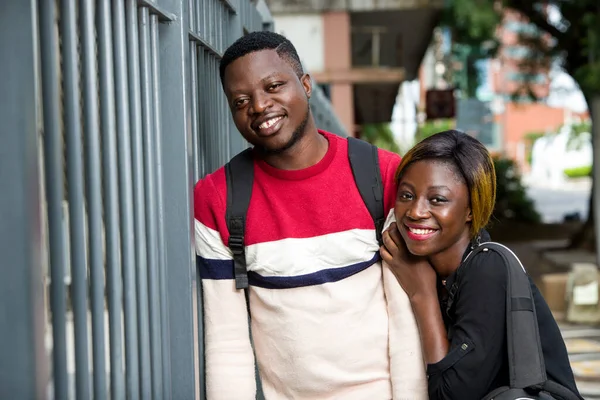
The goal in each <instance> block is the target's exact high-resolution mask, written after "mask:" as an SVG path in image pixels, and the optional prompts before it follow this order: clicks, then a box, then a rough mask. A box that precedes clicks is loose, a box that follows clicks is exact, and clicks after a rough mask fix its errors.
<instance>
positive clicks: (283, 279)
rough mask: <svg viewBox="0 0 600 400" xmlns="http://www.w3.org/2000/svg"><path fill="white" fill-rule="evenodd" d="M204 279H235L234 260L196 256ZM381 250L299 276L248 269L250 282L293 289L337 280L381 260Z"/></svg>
mask: <svg viewBox="0 0 600 400" xmlns="http://www.w3.org/2000/svg"><path fill="white" fill-rule="evenodd" d="M196 258H197V260H198V268H199V269H200V277H201V278H202V279H234V278H235V277H234V274H233V260H213V259H206V258H202V257H196ZM379 259H380V257H379V252H377V253H375V255H374V256H373V258H372V259H370V260H369V261H363V262H361V263H358V264H353V265H349V266H346V267H340V268H330V269H325V270H321V271H317V272H312V273H310V274H305V275H298V276H262V275H259V274H257V273H256V272H253V271H248V283H249V284H250V285H252V286H258V287H262V288H265V289H291V288H297V287H303V286H314V285H321V284H323V283H328V282H337V281H341V280H342V279H346V278H348V277H350V276H352V275H354V274H357V273H359V272H361V271H364V270H365V269H367V268H369V267H370V266H371V265H373V264H375V263H376V262H377V261H379Z"/></svg>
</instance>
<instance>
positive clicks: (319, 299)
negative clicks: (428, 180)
mask: <svg viewBox="0 0 600 400" xmlns="http://www.w3.org/2000/svg"><path fill="white" fill-rule="evenodd" d="M320 133H321V134H322V135H324V136H325V137H326V138H327V140H328V142H329V148H328V151H327V153H326V155H325V156H324V157H323V159H322V160H321V161H320V162H318V163H317V164H316V165H314V166H311V167H309V168H306V169H302V170H295V171H285V170H280V169H276V168H273V167H271V166H270V165H268V164H266V163H265V162H263V161H260V160H256V161H255V165H254V186H253V192H252V199H251V201H250V206H249V209H248V215H247V220H246V236H245V241H246V258H247V263H248V271H249V272H248V277H249V282H250V288H249V302H250V313H251V315H252V318H251V330H250V331H251V334H252V340H253V342H254V350H255V354H256V362H257V363H258V367H259V371H260V376H261V383H262V386H263V390H264V394H265V397H266V399H267V400H280V399H319V400H325V399H344V400H353V399H373V400H380V399H381V400H384V399H385V400H387V399H395V400H399V399H425V398H427V393H426V380H425V373H424V364H423V360H422V356H421V348H420V342H419V336H418V330H417V327H416V323H415V321H414V316H413V314H412V310H411V308H410V303H409V302H408V299H407V296H406V294H405V293H404V291H403V290H402V289H401V287H400V286H399V285H398V283H397V282H396V280H395V278H394V277H393V274H392V273H391V271H390V270H389V269H388V268H387V266H383V268H382V265H381V262H380V261H379V255H378V254H379V253H378V249H379V247H378V244H377V240H376V236H375V230H374V224H373V220H372V219H371V217H370V215H369V213H368V211H367V209H366V207H365V205H364V203H363V201H362V199H361V197H360V194H359V192H358V189H357V188H356V184H355V183H354V179H353V176H352V171H351V169H350V164H349V161H348V147H347V146H348V144H347V141H346V140H345V139H343V138H341V137H338V136H335V135H333V134H329V133H327V132H320ZM379 158H380V167H381V174H382V181H383V184H384V197H385V207H386V210H391V209H392V207H393V204H394V200H395V195H396V187H395V184H394V172H395V170H396V167H397V166H398V164H399V162H400V158H399V157H398V156H397V155H395V154H393V153H390V152H386V151H383V150H379ZM226 195H227V188H226V182H225V172H224V169H223V168H220V169H219V170H217V171H216V172H214V173H213V174H211V175H208V176H207V177H205V178H204V179H202V180H200V181H199V182H198V184H197V185H196V188H195V191H194V199H195V200H194V205H195V236H196V253H197V255H198V256H199V260H200V263H199V265H200V276H201V279H202V288H203V301H204V328H205V360H206V389H207V396H208V399H209V400H221V399H223V400H244V399H254V398H255V393H256V384H255V375H254V371H255V369H254V366H255V365H254V362H255V358H254V353H253V349H252V346H251V341H250V335H249V326H248V311H247V307H246V299H245V296H244V292H243V291H241V290H236V289H235V282H234V274H233V261H232V254H231V251H230V250H229V249H228V247H227V246H226V245H225V243H228V240H229V234H228V231H227V226H226V220H225V205H226ZM391 214H393V213H391ZM388 223H389V221H388Z"/></svg>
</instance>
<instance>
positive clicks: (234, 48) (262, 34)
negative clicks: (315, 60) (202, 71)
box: [219, 31, 304, 82]
mask: <svg viewBox="0 0 600 400" xmlns="http://www.w3.org/2000/svg"><path fill="white" fill-rule="evenodd" d="M261 50H275V51H276V52H277V54H279V57H281V58H282V59H284V60H285V61H287V62H288V63H289V64H290V65H291V66H292V68H293V69H294V71H295V72H296V74H297V75H298V77H301V76H302V75H304V70H303V69H302V63H301V62H300V57H298V53H297V52H296V48H295V47H294V45H293V44H292V42H290V41H289V40H288V39H287V38H286V37H285V36H282V35H280V34H278V33H275V32H269V31H259V32H251V33H249V34H247V35H244V36H242V37H241V38H239V39H238V40H236V41H235V42H234V43H233V44H232V45H231V46H229V48H228V49H227V50H226V51H225V54H223V58H222V59H221V63H220V65H219V73H220V75H221V82H223V77H224V76H225V69H226V68H227V67H228V66H229V64H231V63H232V62H234V61H235V60H237V59H238V58H240V57H243V56H245V55H246V54H248V53H253V52H255V51H261Z"/></svg>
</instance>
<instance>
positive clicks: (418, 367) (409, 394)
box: [382, 211, 428, 400]
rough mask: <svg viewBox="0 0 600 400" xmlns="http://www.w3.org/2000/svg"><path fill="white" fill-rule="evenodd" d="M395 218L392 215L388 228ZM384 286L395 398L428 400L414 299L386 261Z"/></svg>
mask: <svg viewBox="0 0 600 400" xmlns="http://www.w3.org/2000/svg"><path fill="white" fill-rule="evenodd" d="M394 220H395V218H394V214H393V211H390V214H389V215H388V218H387V221H386V224H385V229H387V227H389V225H390V224H391V223H392V222H393V221H394ZM382 268H383V271H382V273H383V287H384V291H385V297H386V300H387V309H388V316H389V354H390V375H391V378H392V390H393V399H394V400H402V399H411V400H426V399H427V398H428V394H427V377H426V376H425V362H424V360H423V352H422V349H421V338H420V335H419V327H418V326H417V321H416V319H415V316H414V313H413V310H412V306H411V304H410V300H409V299H408V296H407V294H406V292H405V291H404V290H403V289H402V286H400V284H399V283H398V281H397V280H396V277H395V276H394V273H393V272H392V270H391V269H390V267H389V266H388V265H387V263H386V262H382Z"/></svg>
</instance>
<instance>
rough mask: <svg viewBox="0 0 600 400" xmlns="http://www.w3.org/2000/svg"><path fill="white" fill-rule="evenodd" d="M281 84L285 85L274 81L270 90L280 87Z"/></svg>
mask: <svg viewBox="0 0 600 400" xmlns="http://www.w3.org/2000/svg"><path fill="white" fill-rule="evenodd" d="M281 85H283V84H282V83H273V84H272V85H270V86H269V90H275V89H277V88H279V87H280V86H281Z"/></svg>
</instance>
